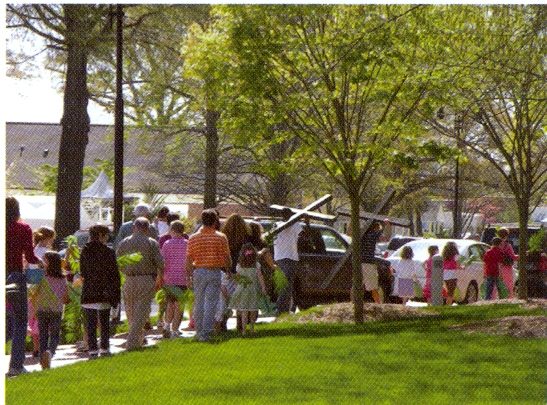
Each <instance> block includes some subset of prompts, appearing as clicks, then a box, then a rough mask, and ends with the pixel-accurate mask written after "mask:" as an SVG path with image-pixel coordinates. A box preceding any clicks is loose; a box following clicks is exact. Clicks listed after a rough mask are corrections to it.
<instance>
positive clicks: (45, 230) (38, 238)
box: [32, 226, 57, 245]
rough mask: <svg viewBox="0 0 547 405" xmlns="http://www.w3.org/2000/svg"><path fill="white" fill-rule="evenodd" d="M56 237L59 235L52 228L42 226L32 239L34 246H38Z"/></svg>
mask: <svg viewBox="0 0 547 405" xmlns="http://www.w3.org/2000/svg"><path fill="white" fill-rule="evenodd" d="M56 235H57V234H56V233H55V231H54V230H53V228H50V227H49V226H41V227H40V228H38V229H37V230H35V231H34V232H33V234H32V237H33V239H34V244H35V245H37V244H38V243H40V242H43V241H45V240H48V239H55V236H56Z"/></svg>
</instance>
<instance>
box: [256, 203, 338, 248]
mask: <svg viewBox="0 0 547 405" xmlns="http://www.w3.org/2000/svg"><path fill="white" fill-rule="evenodd" d="M331 200H332V195H330V194H327V195H325V196H323V197H321V198H320V199H319V200H316V201H314V202H312V203H311V204H310V205H308V206H307V207H305V208H303V209H296V208H289V207H283V208H289V209H290V210H291V211H292V212H294V214H293V215H292V216H291V217H290V218H289V219H288V220H287V221H285V222H283V223H282V224H281V225H279V226H278V227H276V228H274V229H272V230H271V231H269V232H267V233H266V234H265V235H264V237H265V238H267V237H268V236H273V235H277V234H278V233H279V232H281V231H283V230H284V229H287V228H288V227H289V226H291V225H293V224H295V223H297V222H298V221H299V220H300V219H301V218H303V217H306V216H309V217H312V214H315V215H316V214H318V213H312V212H310V211H312V210H315V209H317V208H319V207H321V206H322V205H324V204H326V203H328V202H329V201H331ZM279 207H280V206H279ZM274 209H275V208H274ZM321 215H324V214H321ZM316 216H317V215H316ZM329 217H332V215H330V216H329ZM329 219H330V218H329Z"/></svg>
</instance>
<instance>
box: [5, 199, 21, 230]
mask: <svg viewBox="0 0 547 405" xmlns="http://www.w3.org/2000/svg"><path fill="white" fill-rule="evenodd" d="M20 217H21V212H20V211H19V201H17V199H16V198H15V197H6V225H7V224H11V223H12V222H15V221H17V220H18V219H19V218H20Z"/></svg>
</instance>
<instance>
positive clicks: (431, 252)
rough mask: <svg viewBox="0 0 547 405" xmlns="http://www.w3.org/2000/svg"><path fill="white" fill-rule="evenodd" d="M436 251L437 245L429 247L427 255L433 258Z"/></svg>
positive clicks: (437, 249)
mask: <svg viewBox="0 0 547 405" xmlns="http://www.w3.org/2000/svg"><path fill="white" fill-rule="evenodd" d="M438 251H439V247H438V246H437V245H431V246H429V247H428V248H427V253H429V255H430V256H433V255H434V254H435V253H437V252H438Z"/></svg>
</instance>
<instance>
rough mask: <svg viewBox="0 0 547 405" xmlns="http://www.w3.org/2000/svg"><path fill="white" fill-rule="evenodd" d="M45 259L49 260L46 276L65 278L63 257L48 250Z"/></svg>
mask: <svg viewBox="0 0 547 405" xmlns="http://www.w3.org/2000/svg"><path fill="white" fill-rule="evenodd" d="M44 259H45V260H47V267H46V275H47V276H50V277H55V278H64V277H65V276H63V268H62V265H61V263H62V262H61V255H60V254H59V253H57V252H54V251H52V250H48V251H47V252H46V253H45V254H44Z"/></svg>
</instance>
